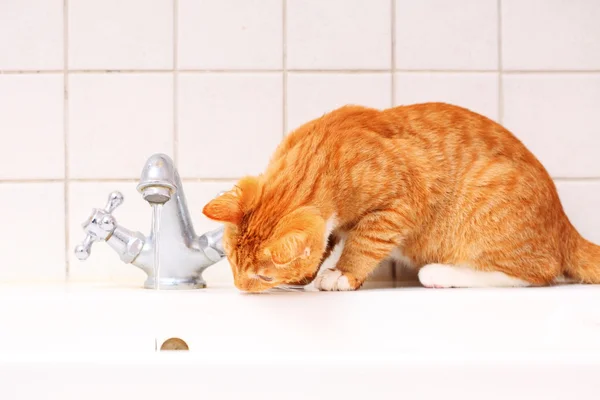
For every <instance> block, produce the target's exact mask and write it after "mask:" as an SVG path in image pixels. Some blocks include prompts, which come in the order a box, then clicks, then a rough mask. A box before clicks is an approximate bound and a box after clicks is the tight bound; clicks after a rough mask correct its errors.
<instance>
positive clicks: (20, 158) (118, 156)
mask: <svg viewBox="0 0 600 400" xmlns="http://www.w3.org/2000/svg"><path fill="white" fill-rule="evenodd" d="M598 21H600V2H599V1H597V0H569V1H566V0H454V1H447V0H419V1H416V0H203V1H195V0H153V1H144V0H104V1H96V0H3V1H0V135H1V137H2V142H1V143H2V147H1V149H2V151H3V153H2V157H0V198H1V199H2V200H1V207H0V217H1V220H2V229H0V254H2V256H3V259H2V263H1V264H0V281H12V280H30V279H33V280H63V279H65V278H68V279H71V280H113V281H135V282H139V283H141V280H142V279H143V274H141V272H139V271H138V270H137V269H135V268H134V267H131V266H127V265H124V264H122V263H121V262H120V261H119V260H118V258H117V257H116V255H115V254H114V253H112V252H111V251H110V250H109V249H108V248H107V246H105V245H103V244H98V245H96V246H95V248H94V249H93V252H92V256H91V257H90V259H89V260H88V261H87V262H85V263H81V262H79V261H78V260H76V259H75V258H74V257H73V256H72V251H71V249H72V248H73V246H74V245H75V244H77V243H78V242H79V240H81V238H82V232H81V228H80V224H81V222H83V220H84V219H85V218H86V217H87V216H88V214H89V212H90V211H91V209H92V208H93V207H101V206H103V205H104V202H105V200H106V197H107V196H108V193H109V192H110V191H112V190H117V189H118V190H121V191H122V192H123V193H124V194H125V197H126V201H125V204H124V205H123V206H121V208H120V209H118V210H117V211H116V212H115V216H116V217H117V219H118V220H119V221H120V222H121V223H122V224H123V225H124V226H126V227H128V228H130V229H135V230H140V231H142V232H148V230H149V226H150V209H149V207H148V206H147V204H146V203H144V202H143V201H142V200H141V198H140V196H139V195H138V194H137V193H136V191H135V178H136V177H137V176H138V174H139V172H140V169H141V167H142V165H143V162H144V160H145V159H146V158H147V157H148V156H149V155H151V154H152V153H154V152H165V153H167V154H170V155H171V156H173V157H174V159H175V160H176V162H177V163H178V166H179V168H180V172H181V174H182V176H183V178H184V181H185V184H184V186H185V190H186V194H187V196H188V202H189V204H190V208H191V209H192V210H191V211H192V215H193V218H194V223H195V225H196V229H197V231H199V232H202V231H205V230H207V229H212V228H214V227H215V226H216V225H215V224H214V223H212V222H210V221H207V220H206V219H205V218H204V217H203V216H202V215H201V209H202V206H203V205H204V203H206V201H207V200H208V199H210V198H211V197H212V196H213V195H214V194H216V193H217V192H219V191H220V190H223V189H227V188H229V187H230V186H231V185H232V183H233V182H234V181H235V179H236V178H238V177H240V176H242V175H245V174H251V173H256V172H259V171H260V170H262V169H263V168H264V166H265V165H266V163H267V162H268V159H269V156H270V154H271V152H272V151H273V149H274V148H275V146H276V145H277V143H278V142H279V141H280V140H281V139H282V137H283V136H284V134H285V133H286V132H288V131H289V130H291V129H293V128H295V127H297V126H298V125H300V124H301V123H303V122H305V121H307V120H309V119H311V118H314V117H317V116H319V115H321V114H323V113H324V112H326V111H329V110H331V109H333V108H336V107H338V106H341V105H343V104H346V103H359V104H364V105H368V106H373V107H378V108H383V107H389V106H392V105H397V104H406V103H413V102H422V101H449V102H453V103H456V104H459V105H463V106H466V107H469V108H472V109H473V110H476V111H478V112H480V113H483V114H485V115H487V116H489V117H491V118H493V119H495V120H497V121H499V122H501V123H503V124H505V125H506V126H507V127H508V128H509V129H511V130H513V131H514V133H515V134H516V135H517V136H518V137H520V138H521V139H522V140H523V141H524V142H525V143H526V144H527V145H528V146H529V147H530V148H531V149H532V151H533V152H534V153H535V154H536V155H538V156H539V158H540V159H541V160H542V162H543V163H544V164H545V165H546V166H547V167H548V169H549V171H550V172H551V174H552V175H553V176H554V177H555V178H556V180H557V183H558V188H559V192H560V195H561V197H562V199H563V201H564V205H565V207H566V209H567V212H568V214H569V216H570V217H571V218H572V220H573V221H574V223H575V225H576V226H577V227H578V228H579V229H580V230H581V232H582V233H583V234H584V235H585V236H587V237H588V238H590V239H592V240H595V241H596V242H600V157H599V156H598V153H599V152H600V122H598V112H600V24H599V23H598ZM395 272H397V273H398V274H400V272H399V271H395ZM392 274H393V273H392V267H390V266H388V267H386V268H385V269H383V270H382V271H381V272H380V275H379V277H380V278H384V279H387V278H389V277H391V276H392ZM206 278H207V280H208V281H209V282H231V276H230V272H229V270H228V268H227V266H226V263H220V265H218V266H215V267H212V268H210V269H208V270H207V272H206Z"/></svg>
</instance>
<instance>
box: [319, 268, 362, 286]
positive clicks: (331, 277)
mask: <svg viewBox="0 0 600 400" xmlns="http://www.w3.org/2000/svg"><path fill="white" fill-rule="evenodd" d="M359 286H360V285H359V284H358V282H357V281H356V279H354V278H353V277H352V276H349V275H348V274H344V273H342V271H340V270H339V269H326V270H324V271H323V273H322V274H320V275H318V276H317V278H316V279H315V287H316V288H317V289H319V290H327V291H332V290H356V289H358V287H359Z"/></svg>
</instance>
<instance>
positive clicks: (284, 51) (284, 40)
mask: <svg viewBox="0 0 600 400" xmlns="http://www.w3.org/2000/svg"><path fill="white" fill-rule="evenodd" d="M281 25H282V40H281V55H282V56H281V58H282V59H281V65H282V67H283V94H282V95H283V110H282V111H283V118H282V120H283V127H282V128H283V133H282V136H283V137H285V135H286V134H287V127H288V105H287V97H288V96H287V92H288V74H287V0H283V2H282V20H281Z"/></svg>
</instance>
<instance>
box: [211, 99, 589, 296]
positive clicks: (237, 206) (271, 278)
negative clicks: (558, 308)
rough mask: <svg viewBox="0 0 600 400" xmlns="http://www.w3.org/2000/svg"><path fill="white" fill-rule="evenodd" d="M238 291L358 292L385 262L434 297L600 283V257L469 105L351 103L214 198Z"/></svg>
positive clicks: (518, 150)
mask: <svg viewBox="0 0 600 400" xmlns="http://www.w3.org/2000/svg"><path fill="white" fill-rule="evenodd" d="M203 212H204V214H205V215H206V216H207V217H209V218H211V219H213V220H217V221H221V222H224V223H225V224H226V228H225V237H224V247H225V250H226V252H227V255H228V258H229V261H230V263H231V268H232V269H233V274H234V277H235V284H236V286H237V287H238V288H239V289H241V290H245V291H251V292H258V291H262V290H265V289H268V288H271V287H274V286H277V285H281V284H294V283H296V284H297V283H309V282H311V281H312V280H313V279H315V277H316V275H317V272H318V270H319V267H320V265H321V263H322V262H323V260H324V259H326V258H327V257H328V256H329V255H330V253H331V251H332V249H333V248H334V247H335V246H336V245H337V244H338V243H339V244H340V245H343V246H344V247H343V250H342V254H341V257H340V259H339V260H338V262H337V265H336V268H335V269H330V270H326V271H324V272H323V273H322V274H320V275H319V276H318V277H317V279H316V280H315V285H316V287H317V288H319V289H321V290H354V289H357V288H359V287H360V286H361V285H362V284H363V282H364V281H365V279H367V277H368V276H369V274H371V273H372V272H373V270H374V269H375V268H376V267H377V265H378V264H379V263H380V262H381V261H382V260H384V259H386V258H389V257H391V258H394V259H397V260H401V261H402V262H404V263H406V264H408V265H409V266H410V267H413V268H417V269H419V280H420V281H421V283H422V284H423V285H425V286H427V287H486V286H529V285H547V284H552V283H554V282H558V281H562V280H574V281H578V282H584V283H600V246H596V245H594V244H592V243H590V242H588V241H587V240H585V239H584V238H582V237H581V236H580V235H579V233H578V232H577V231H576V230H575V229H574V228H573V226H572V225H571V223H570V222H569V220H568V219H567V216H566V215H565V213H564V211H563V208H562V206H561V203H560V201H559V198H558V195H557V192H556V188H555V186H554V183H553V181H552V179H551V178H550V176H549V175H548V173H547V172H546V170H545V169H544V167H543V166H542V164H540V162H539V161H538V160H537V159H536V158H535V157H534V156H533V155H532V154H531V153H530V152H529V151H528V150H527V149H526V148H525V146H524V145H523V144H522V143H521V142H520V141H519V140H518V139H517V138H515V137H514V136H513V135H512V134H511V133H510V132H509V131H507V130H506V129H504V128H503V127H502V126H500V125H499V124H497V123H495V122H494V121H492V120H490V119H488V118H486V117H483V116H481V115H478V114H476V113H474V112H471V111H469V110H466V109H464V108H460V107H456V106H452V105H448V104H443V103H427V104H417V105H411V106H403V107H396V108H392V109H388V110H384V111H379V110H375V109H369V108H364V107H358V106H346V107H342V108H340V109H338V110H335V111H333V112H331V113H329V114H326V115H324V116H323V117H321V118H318V119H316V120H314V121H311V122H308V123H307V124H305V125H303V126H301V127H300V128H298V129H297V130H296V131H295V132H293V133H292V134H290V135H289V136H287V137H286V138H285V140H284V141H283V142H282V143H281V144H280V146H279V148H278V149H277V151H276V152H275V155H274V156H273V158H272V160H271V162H270V164H269V167H268V168H267V170H266V172H265V173H264V174H262V175H260V176H258V177H246V178H243V179H241V180H240V181H239V183H238V184H237V185H236V187H235V188H234V189H233V190H231V191H229V192H227V193H225V194H223V195H222V196H219V197H217V198H216V199H214V200H212V201H211V202H210V203H208V204H207V205H206V206H205V207H204V211H203Z"/></svg>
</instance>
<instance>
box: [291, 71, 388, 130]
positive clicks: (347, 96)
mask: <svg viewBox="0 0 600 400" xmlns="http://www.w3.org/2000/svg"><path fill="white" fill-rule="evenodd" d="M391 86H392V79H391V74H388V73H385V74H324V73H314V74H308V73H307V74H305V73H290V74H289V75H288V81H287V98H288V99H287V110H288V111H287V112H288V131H292V130H293V129H295V128H297V127H299V126H300V125H302V124H304V123H306V122H308V121H310V120H312V119H315V118H318V117H320V116H322V115H323V114H325V113H327V112H329V111H332V110H334V109H336V108H339V107H341V106H343V105H346V104H357V105H363V106H366V107H373V108H380V109H381V108H388V107H391V105H392V104H391V103H392V101H391V89H392V88H391Z"/></svg>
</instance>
